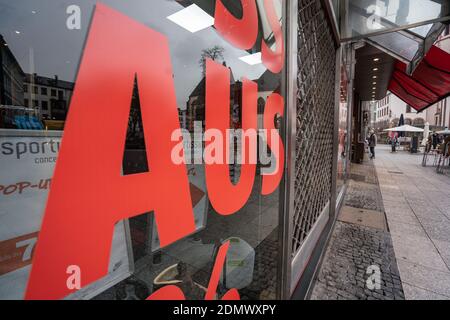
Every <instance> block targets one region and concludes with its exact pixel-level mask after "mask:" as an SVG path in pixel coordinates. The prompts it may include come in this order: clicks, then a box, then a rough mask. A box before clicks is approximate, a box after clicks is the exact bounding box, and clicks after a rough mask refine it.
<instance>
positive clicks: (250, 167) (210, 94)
mask: <svg viewBox="0 0 450 320" xmlns="http://www.w3.org/2000/svg"><path fill="white" fill-rule="evenodd" d="M257 91H258V86H257V84H256V83H255V82H253V81H250V80H247V79H244V80H243V89H242V130H243V131H247V130H248V129H253V130H255V132H256V129H257V95H258V94H257V93H258V92H257ZM229 127H230V70H229V69H228V68H227V67H225V66H222V65H221V64H218V63H216V62H214V61H212V60H207V61H206V130H210V129H216V130H219V131H220V132H221V134H222V137H227V129H229ZM249 142H250V141H248V140H246V139H244V138H242V149H243V151H242V154H241V158H242V161H241V163H242V165H241V174H240V178H239V182H238V183H237V184H236V185H234V184H233V183H232V182H231V180H230V174H229V166H228V164H227V163H228V162H227V161H225V160H226V159H225V157H226V155H227V153H226V152H225V150H229V143H225V144H224V145H225V150H224V152H223V157H224V158H223V161H221V164H209V165H207V166H206V169H205V173H206V185H207V188H208V195H209V200H210V202H211V204H212V206H213V207H214V209H215V210H216V211H217V212H218V213H220V214H222V215H231V214H233V213H235V212H236V211H238V210H239V209H241V208H242V207H243V206H244V205H245V203H246V202H247V200H248V198H249V197H250V194H251V192H252V187H253V183H254V180H255V173H256V164H254V162H253V164H252V162H251V161H249V159H250V157H256V148H255V146H256V144H255V145H254V146H253V148H250V144H249ZM210 143H211V142H206V147H207V146H208V145H209V144H210ZM255 143H256V142H255ZM251 149H252V150H251ZM251 151H254V152H251Z"/></svg>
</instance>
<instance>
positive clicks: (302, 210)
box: [292, 0, 335, 256]
mask: <svg viewBox="0 0 450 320" xmlns="http://www.w3.org/2000/svg"><path fill="white" fill-rule="evenodd" d="M298 10H299V15H298V26H299V29H298V75H297V77H298V93H297V137H296V163H295V170H296V172H295V200H294V205H295V212H294V221H293V225H294V228H293V239H292V249H293V250H292V253H293V255H294V256H295V254H296V253H297V252H298V250H299V249H300V247H301V245H302V243H303V242H304V240H305V238H306V237H307V235H308V234H309V232H310V231H311V228H312V227H313V226H314V223H315V222H316V221H317V218H318V217H319V215H320V213H321V212H322V211H323V209H324V208H325V206H326V204H327V202H328V201H329V200H330V197H331V180H332V174H331V172H332V162H333V123H334V111H333V109H334V80H335V48H334V42H333V38H332V34H331V32H330V29H329V26H328V24H327V20H326V17H325V12H324V10H323V8H322V6H321V4H320V1H319V0H300V1H299V8H298Z"/></svg>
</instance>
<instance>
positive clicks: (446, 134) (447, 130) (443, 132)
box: [436, 128, 450, 136]
mask: <svg viewBox="0 0 450 320" xmlns="http://www.w3.org/2000/svg"><path fill="white" fill-rule="evenodd" d="M436 133H437V134H442V135H444V136H448V135H450V129H448V128H447V129H445V130H442V131H438V132H436Z"/></svg>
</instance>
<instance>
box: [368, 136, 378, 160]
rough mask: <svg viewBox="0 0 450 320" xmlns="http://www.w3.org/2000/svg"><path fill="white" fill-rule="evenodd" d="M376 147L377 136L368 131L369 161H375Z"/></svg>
mask: <svg viewBox="0 0 450 320" xmlns="http://www.w3.org/2000/svg"><path fill="white" fill-rule="evenodd" d="M376 146H377V136H376V134H375V131H373V130H371V131H370V136H369V148H370V159H375V147H376Z"/></svg>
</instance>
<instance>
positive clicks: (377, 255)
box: [310, 161, 404, 300]
mask: <svg viewBox="0 0 450 320" xmlns="http://www.w3.org/2000/svg"><path fill="white" fill-rule="evenodd" d="M350 178H351V179H350V181H349V184H348V189H347V193H346V196H345V199H344V205H345V206H346V207H344V209H343V210H345V208H348V210H347V212H346V216H347V217H348V216H349V215H350V216H351V214H353V212H355V211H356V212H357V213H358V216H357V217H356V218H355V219H354V221H355V223H348V219H346V220H345V221H346V222H344V221H339V218H338V221H337V222H336V226H335V228H334V230H333V234H332V236H331V239H330V242H329V245H328V248H327V250H326V252H325V255H324V258H323V261H322V264H321V266H320V269H319V270H318V272H317V276H316V279H315V282H314V287H313V289H312V292H311V295H310V298H311V299H313V300H321V299H345V300H385V299H386V300H393V299H396V300H397V299H398V300H401V299H404V293H403V288H402V283H401V280H400V275H399V271H398V267H397V261H396V258H395V254H394V250H393V245H392V240H391V236H390V234H389V232H388V231H387V230H386V228H385V227H376V228H375V227H368V226H367V225H372V224H370V223H367V224H366V225H365V222H366V219H367V220H370V219H372V217H370V215H376V216H377V218H378V217H380V216H381V217H382V220H383V222H385V219H384V214H383V212H384V208H383V201H382V197H381V192H380V188H379V186H378V182H377V175H376V170H375V167H374V165H373V162H369V161H366V162H365V163H364V164H362V165H352V168H351V174H350ZM355 208H358V209H355ZM365 215H366V217H365ZM350 220H351V219H350ZM378 225H383V226H384V225H385V223H383V224H378ZM374 266H375V268H379V271H380V273H379V274H380V278H379V279H380V280H379V281H378V282H377V281H376V282H375V283H377V284H379V286H375V288H374V287H373V286H370V284H374V282H373V278H372V275H373V270H374V269H371V268H374ZM368 283H369V285H368Z"/></svg>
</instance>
